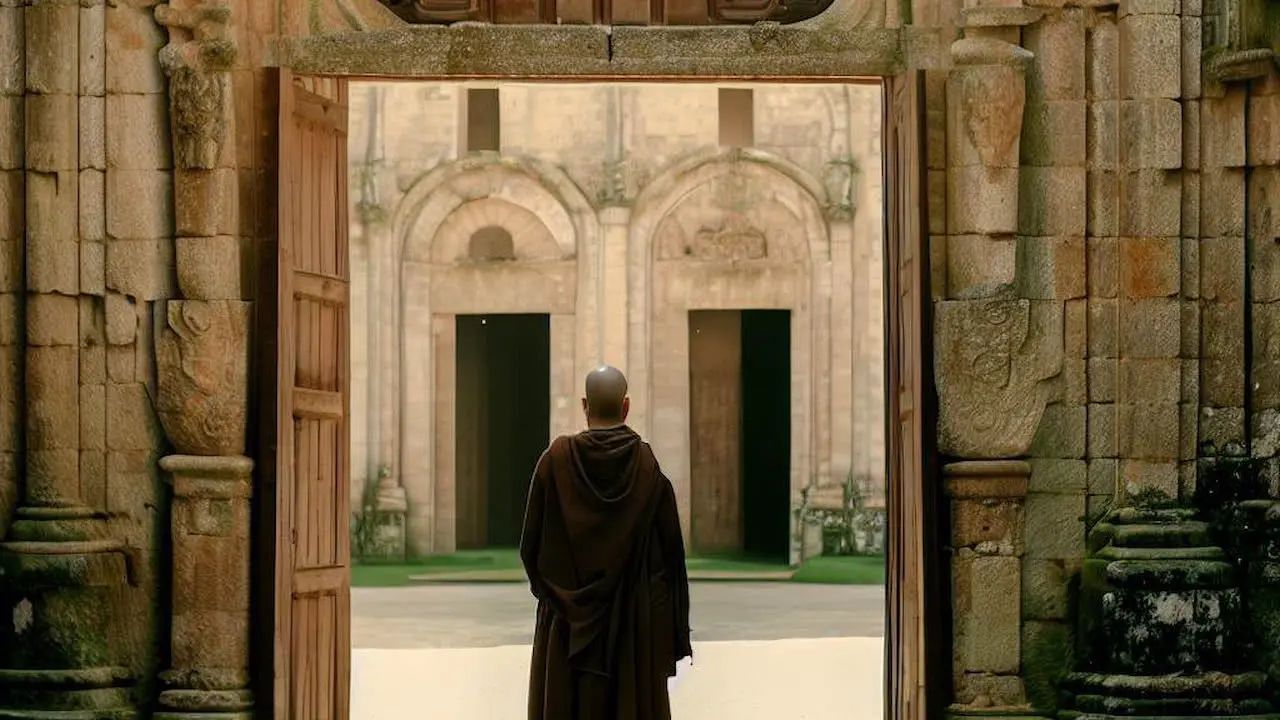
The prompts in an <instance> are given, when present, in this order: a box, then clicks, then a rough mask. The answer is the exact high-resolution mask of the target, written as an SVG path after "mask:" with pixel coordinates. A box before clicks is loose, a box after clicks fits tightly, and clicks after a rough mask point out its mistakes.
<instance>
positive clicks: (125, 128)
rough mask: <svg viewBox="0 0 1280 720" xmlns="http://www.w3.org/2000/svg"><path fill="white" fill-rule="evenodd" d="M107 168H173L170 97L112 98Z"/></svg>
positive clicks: (122, 96) (109, 99) (108, 105)
mask: <svg viewBox="0 0 1280 720" xmlns="http://www.w3.org/2000/svg"><path fill="white" fill-rule="evenodd" d="M106 104H107V115H108V117H110V118H111V124H110V125H109V126H108V127H107V132H106V145H107V152H106V157H107V166H108V167H110V168H112V169H121V170H160V169H168V168H171V167H172V166H173V141H172V140H171V139H170V137H169V103H168V96H167V95H164V94H160V93H156V94H151V95H119V94H113V95H108V96H107V100H106Z"/></svg>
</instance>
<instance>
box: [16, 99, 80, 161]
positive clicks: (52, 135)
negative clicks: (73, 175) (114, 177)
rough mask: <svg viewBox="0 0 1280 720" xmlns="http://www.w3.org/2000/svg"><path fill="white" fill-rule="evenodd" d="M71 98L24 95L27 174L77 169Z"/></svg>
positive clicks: (74, 111) (75, 103) (77, 148)
mask: <svg viewBox="0 0 1280 720" xmlns="http://www.w3.org/2000/svg"><path fill="white" fill-rule="evenodd" d="M78 115H79V102H78V100H77V98H76V96H75V95H28V96H27V98H26V123H25V125H24V126H23V127H24V128H25V129H26V135H27V143H26V165H27V169H28V170H38V171H41V172H58V171H65V170H77V169H79V167H80V136H79V127H80V126H79V124H78V122H77V116H78Z"/></svg>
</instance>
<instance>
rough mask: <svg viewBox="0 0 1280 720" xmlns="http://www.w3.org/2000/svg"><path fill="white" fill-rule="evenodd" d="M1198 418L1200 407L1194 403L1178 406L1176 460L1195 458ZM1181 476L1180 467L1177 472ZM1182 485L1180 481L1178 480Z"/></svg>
mask: <svg viewBox="0 0 1280 720" xmlns="http://www.w3.org/2000/svg"><path fill="white" fill-rule="evenodd" d="M1199 417H1200V407H1199V405H1198V404H1196V403H1194V402H1184V403H1181V404H1179V405H1178V459H1179V460H1182V461H1191V460H1195V459H1196V456H1197V454H1198V453H1197V449H1196V445H1197V440H1198V439H1199V437H1200V430H1199V428H1197V427H1196V422H1197V421H1198V419H1199ZM1178 473H1179V475H1181V474H1182V469H1181V467H1180V468H1179V471H1178ZM1179 483H1180V484H1181V483H1182V480H1179Z"/></svg>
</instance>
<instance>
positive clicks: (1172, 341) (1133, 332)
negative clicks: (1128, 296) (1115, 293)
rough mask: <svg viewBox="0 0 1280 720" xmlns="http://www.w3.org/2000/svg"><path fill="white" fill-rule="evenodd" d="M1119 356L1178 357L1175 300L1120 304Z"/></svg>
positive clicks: (1178, 321)
mask: <svg viewBox="0 0 1280 720" xmlns="http://www.w3.org/2000/svg"><path fill="white" fill-rule="evenodd" d="M1119 303H1120V327H1121V330H1120V356H1121V357H1128V358H1172V357H1178V351H1179V350H1180V349H1181V347H1182V338H1181V332H1180V330H1181V326H1182V322H1181V320H1182V314H1181V313H1182V308H1181V303H1179V302H1178V300H1177V298H1143V299H1140V300H1120V301H1119Z"/></svg>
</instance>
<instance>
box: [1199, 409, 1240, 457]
mask: <svg viewBox="0 0 1280 720" xmlns="http://www.w3.org/2000/svg"><path fill="white" fill-rule="evenodd" d="M1197 428H1198V430H1199V433H1200V444H1202V445H1206V444H1207V445H1209V446H1211V447H1213V448H1217V449H1218V450H1221V449H1222V448H1224V447H1226V446H1227V445H1228V444H1230V443H1241V444H1243V443H1244V408H1242V407H1201V408H1200V422H1199V423H1197Z"/></svg>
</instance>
